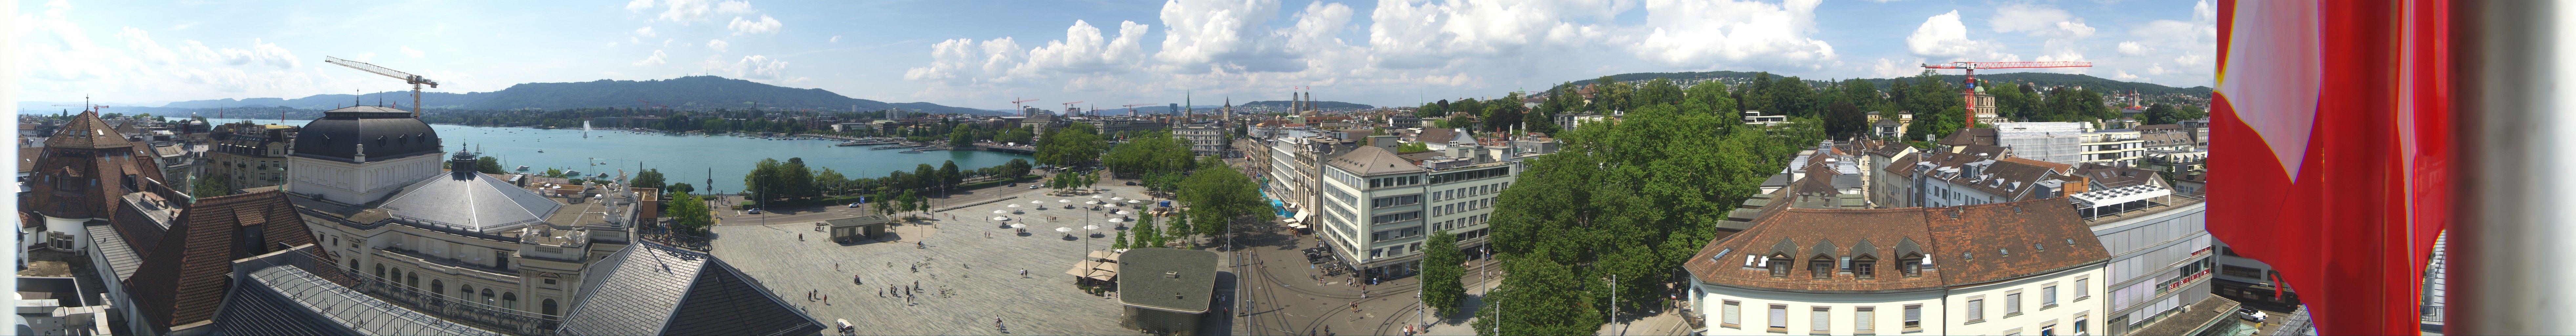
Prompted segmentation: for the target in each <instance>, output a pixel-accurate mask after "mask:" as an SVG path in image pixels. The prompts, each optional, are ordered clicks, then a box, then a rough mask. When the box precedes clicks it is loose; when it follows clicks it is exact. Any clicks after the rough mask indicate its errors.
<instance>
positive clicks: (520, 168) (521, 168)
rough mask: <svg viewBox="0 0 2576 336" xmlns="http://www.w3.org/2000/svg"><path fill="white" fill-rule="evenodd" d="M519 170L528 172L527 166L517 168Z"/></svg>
mask: <svg viewBox="0 0 2576 336" xmlns="http://www.w3.org/2000/svg"><path fill="white" fill-rule="evenodd" d="M519 170H528V166H519Z"/></svg>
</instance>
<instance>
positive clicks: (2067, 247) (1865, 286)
mask: <svg viewBox="0 0 2576 336" xmlns="http://www.w3.org/2000/svg"><path fill="white" fill-rule="evenodd" d="M1954 214H1955V215H1954ZM2070 241H2071V242H2073V243H2072V244H2069V243H2068V242H2070ZM2033 244H2038V245H2041V246H2044V247H2045V249H2033V248H2032V247H2033V246H2034V245H2033ZM2003 251H2010V252H2011V253H2010V254H2003V253H2001V252H2003ZM1721 252H1723V254H1721ZM1915 253H1920V254H1922V255H1924V256H1926V257H1929V258H1930V259H1932V260H1933V262H1932V264H1933V265H1932V267H1929V268H1924V269H1923V271H1922V275H1920V276H1915V277H1907V276H1904V273H1903V272H1901V271H1900V268H1898V266H1899V265H1898V264H1897V263H1898V262H1900V258H1904V257H1905V256H1908V255H1911V254H1915ZM1775 254H1776V255H1785V256H1787V257H1788V258H1789V260H1790V262H1791V264H1790V266H1791V267H1790V269H1791V270H1790V272H1789V276H1786V277H1773V276H1771V272H1770V270H1769V269H1765V268H1755V267H1746V266H1744V265H1743V264H1744V262H1745V258H1746V257H1745V256H1747V255H1751V256H1755V258H1765V257H1768V256H1772V255H1775ZM1818 254H1823V255H1826V256H1827V257H1829V258H1831V259H1834V260H1837V261H1839V260H1840V259H1839V258H1841V257H1855V258H1858V257H1860V256H1863V255H1868V256H1872V257H1875V258H1877V260H1878V265H1879V266H1877V267H1876V269H1877V272H1876V273H1877V274H1876V277H1875V279H1859V278H1858V277H1856V276H1853V275H1852V274H1848V273H1839V274H1835V275H1834V276H1833V277H1832V278H1829V279H1817V278H1815V277H1814V276H1813V275H1812V273H1809V271H1808V270H1807V269H1806V265H1807V261H1808V260H1810V258H1813V257H1815V256H1816V255H1818ZM1963 256H1973V258H1963ZM2109 258H2110V253H2109V252H2107V251H2104V250H2103V248H2102V245H2101V241H2100V240H2099V239H2095V238H2093V234H2092V231H2091V227H2090V226H2088V225H2087V224H2085V223H2084V221H2083V219H2082V218H2081V217H2079V216H2077V215H2076V213H2075V209H2074V208H2073V207H2072V206H2069V205H2067V203H2066V201H2065V200H2064V199H2040V200H2029V201H2021V202H2011V203H1994V204H1980V205H1971V206H1962V207H1943V208H1884V209H1804V208H1789V209H1780V210H1773V211H1765V212H1763V213H1762V215H1761V217H1759V218H1756V219H1754V220H1753V223H1752V225H1751V227H1750V228H1747V229H1746V230H1745V231H1744V232H1740V233H1736V234H1735V235H1733V236H1729V237H1727V238H1724V239H1720V240H1715V241H1711V242H1709V243H1708V244H1707V245H1706V246H1703V247H1701V249H1700V252H1699V254H1698V255H1696V256H1693V257H1692V258H1691V259H1689V260H1687V261H1684V262H1683V264H1682V267H1683V268H1684V269H1686V270H1688V271H1690V272H1691V275H1692V276H1693V277H1696V278H1698V279H1699V280H1700V281H1704V282H1708V283H1712V284H1718V285H1725V286H1735V287H1743V288H1752V289H1763V290H1782V291H1798V292H1824V293H1853V292H1899V291H1914V290H1930V289H1936V288H1942V287H1956V286H1971V285H1977V284H1981V283H1987V282H1993V281H1999V280H2006V279H2012V278H2017V277H2022V276H2029V275H2034V274H2039V273H2044V272H2051V271H2056V270H2062V269H2066V268H2070V267H2077V266H2083V265H2086V264H2091V263H2098V262H2101V261H2104V260H2108V259H2109Z"/></svg>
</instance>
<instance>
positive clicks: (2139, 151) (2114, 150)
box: [2079, 129, 2147, 166]
mask: <svg viewBox="0 0 2576 336" xmlns="http://www.w3.org/2000/svg"><path fill="white" fill-rule="evenodd" d="M2083 139H2084V140H2083V146H2084V147H2083V148H2084V149H2083V152H2082V154H2083V157H2082V158H2081V160H2079V162H2086V163H2108V164H2113V165H2119V166H2136V165H2138V159H2139V158H2142V157H2146V156H2147V147H2146V139H2145V134H2144V133H2143V132H2139V131H2138V130H2131V129H2109V130H2100V131H2092V132H2084V135H2083Z"/></svg>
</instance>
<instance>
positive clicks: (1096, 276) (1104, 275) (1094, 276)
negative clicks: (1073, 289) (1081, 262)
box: [1091, 274, 1118, 281]
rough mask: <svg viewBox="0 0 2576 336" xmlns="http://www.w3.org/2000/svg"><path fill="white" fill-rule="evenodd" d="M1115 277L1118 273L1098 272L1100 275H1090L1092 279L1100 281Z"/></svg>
mask: <svg viewBox="0 0 2576 336" xmlns="http://www.w3.org/2000/svg"><path fill="white" fill-rule="evenodd" d="M1117 277H1118V275H1117V274H1100V275H1093V276H1091V279H1092V280H1100V281H1110V280H1111V278H1117Z"/></svg>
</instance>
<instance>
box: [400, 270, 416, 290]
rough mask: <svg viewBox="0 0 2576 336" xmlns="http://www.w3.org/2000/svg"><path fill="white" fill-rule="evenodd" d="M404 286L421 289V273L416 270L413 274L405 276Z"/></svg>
mask: <svg viewBox="0 0 2576 336" xmlns="http://www.w3.org/2000/svg"><path fill="white" fill-rule="evenodd" d="M403 286H404V287H411V288H412V289H420V273H418V272H414V273H412V274H411V275H406V276H403Z"/></svg>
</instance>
